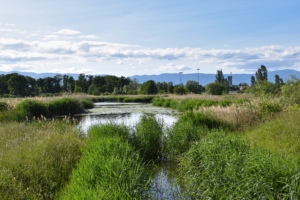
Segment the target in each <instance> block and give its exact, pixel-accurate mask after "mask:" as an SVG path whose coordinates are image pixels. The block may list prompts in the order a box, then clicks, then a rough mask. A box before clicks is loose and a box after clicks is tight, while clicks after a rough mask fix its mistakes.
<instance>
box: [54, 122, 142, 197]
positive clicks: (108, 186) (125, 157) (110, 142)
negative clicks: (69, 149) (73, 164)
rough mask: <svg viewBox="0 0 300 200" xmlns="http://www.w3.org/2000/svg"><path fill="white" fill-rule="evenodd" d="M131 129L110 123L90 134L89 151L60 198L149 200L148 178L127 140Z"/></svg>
mask: <svg viewBox="0 0 300 200" xmlns="http://www.w3.org/2000/svg"><path fill="white" fill-rule="evenodd" d="M128 134H129V132H128V129H127V128H126V127H123V126H119V125H114V124H107V125H100V126H95V127H93V128H92V129H90V131H89V136H90V137H89V141H88V146H87V149H86V150H85V151H84V154H83V157H82V159H81V160H80V163H79V165H78V167H77V169H76V170H75V171H74V173H73V174H72V176H71V182H70V184H69V185H68V186H67V187H66V188H65V190H64V192H62V193H61V195H60V197H59V199H72V200H73V199H145V198H147V194H146V190H147V185H148V183H147V178H146V177H147V176H146V175H145V170H144V167H143V165H142V162H141V159H140V157H139V155H138V153H137V152H135V151H134V149H133V148H132V147H131V146H130V145H129V144H128V142H127V141H126V139H124V138H126V135H128Z"/></svg>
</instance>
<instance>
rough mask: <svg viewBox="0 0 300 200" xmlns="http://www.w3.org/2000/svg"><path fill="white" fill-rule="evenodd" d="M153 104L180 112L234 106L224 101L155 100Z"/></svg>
mask: <svg viewBox="0 0 300 200" xmlns="http://www.w3.org/2000/svg"><path fill="white" fill-rule="evenodd" d="M152 104H153V105H154V106H162V107H167V108H173V109H176V110H178V111H181V112H182V111H193V110H198V109H199V108H201V107H210V106H221V107H227V106H230V105H231V104H232V102H231V101H228V100H222V101H213V100H206V99H189V98H186V99H182V100H173V99H164V98H154V100H153V102H152Z"/></svg>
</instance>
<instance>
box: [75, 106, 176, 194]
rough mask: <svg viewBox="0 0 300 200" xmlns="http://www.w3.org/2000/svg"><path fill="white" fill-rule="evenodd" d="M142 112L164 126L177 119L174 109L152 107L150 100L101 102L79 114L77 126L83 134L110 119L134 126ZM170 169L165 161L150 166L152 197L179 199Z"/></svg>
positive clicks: (108, 121) (171, 123) (169, 125)
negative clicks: (152, 167) (140, 101)
mask: <svg viewBox="0 0 300 200" xmlns="http://www.w3.org/2000/svg"><path fill="white" fill-rule="evenodd" d="M144 114H153V115H154V116H155V118H156V119H157V120H159V121H161V122H162V123H163V125H164V128H167V127H171V126H173V125H174V124H175V123H176V121H177V120H178V118H177V116H178V113H177V112H176V111H174V110H170V109H166V108H160V107H154V106H152V105H151V104H141V103H118V102H101V103H95V108H93V109H90V110H89V111H88V113H87V114H84V115H81V116H80V117H79V124H78V128H79V129H80V130H81V131H82V132H83V133H84V134H88V129H89V128H90V127H91V126H93V125H96V124H105V123H111V122H112V123H117V124H124V125H126V126H128V127H131V128H134V127H135V125H136V124H137V123H138V122H139V121H140V119H141V117H142V116H143V115H144ZM171 169H172V167H171V166H170V165H169V164H168V163H163V164H162V165H161V166H157V167H156V168H155V169H153V170H154V173H153V176H152V177H151V182H150V194H151V196H152V198H153V199H170V200H173V199H174V200H175V199H180V198H179V191H180V188H179V186H177V185H175V184H174V178H173V177H172V176H171V174H172V173H171V172H170V171H171Z"/></svg>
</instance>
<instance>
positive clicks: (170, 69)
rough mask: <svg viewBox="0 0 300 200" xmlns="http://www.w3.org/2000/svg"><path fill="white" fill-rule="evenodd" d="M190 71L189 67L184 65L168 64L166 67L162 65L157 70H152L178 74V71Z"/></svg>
mask: <svg viewBox="0 0 300 200" xmlns="http://www.w3.org/2000/svg"><path fill="white" fill-rule="evenodd" d="M188 70H191V67H189V66H186V65H175V64H173V63H169V64H167V65H162V66H160V67H159V68H157V69H154V71H157V72H169V73H171V72H178V71H188Z"/></svg>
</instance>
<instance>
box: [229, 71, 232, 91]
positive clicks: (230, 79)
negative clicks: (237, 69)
mask: <svg viewBox="0 0 300 200" xmlns="http://www.w3.org/2000/svg"><path fill="white" fill-rule="evenodd" d="M228 86H229V87H230V86H232V72H230V76H228Z"/></svg>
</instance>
